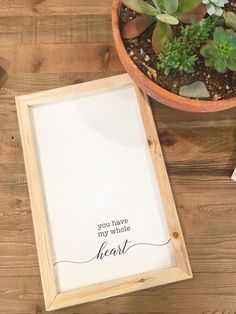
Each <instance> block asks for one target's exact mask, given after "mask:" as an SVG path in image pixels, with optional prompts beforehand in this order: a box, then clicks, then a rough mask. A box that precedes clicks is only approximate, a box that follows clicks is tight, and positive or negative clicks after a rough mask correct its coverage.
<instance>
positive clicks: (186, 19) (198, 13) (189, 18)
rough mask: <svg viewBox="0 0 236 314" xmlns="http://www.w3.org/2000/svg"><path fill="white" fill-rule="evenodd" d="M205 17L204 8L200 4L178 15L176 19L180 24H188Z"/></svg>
mask: <svg viewBox="0 0 236 314" xmlns="http://www.w3.org/2000/svg"><path fill="white" fill-rule="evenodd" d="M205 15H206V6H205V5H204V4H202V3H200V5H199V6H197V7H196V8H194V9H192V10H190V11H187V12H184V13H181V14H179V15H178V18H179V20H180V21H181V22H183V23H186V24H190V23H192V22H193V21H200V20H201V19H203V18H204V16H205Z"/></svg>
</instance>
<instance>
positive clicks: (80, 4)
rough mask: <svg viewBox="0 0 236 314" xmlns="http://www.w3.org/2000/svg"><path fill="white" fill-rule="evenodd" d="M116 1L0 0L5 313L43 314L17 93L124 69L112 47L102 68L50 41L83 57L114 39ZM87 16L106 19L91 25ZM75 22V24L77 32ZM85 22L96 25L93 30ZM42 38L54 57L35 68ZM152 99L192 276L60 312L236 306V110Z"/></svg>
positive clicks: (0, 306)
mask: <svg viewBox="0 0 236 314" xmlns="http://www.w3.org/2000/svg"><path fill="white" fill-rule="evenodd" d="M37 2H38V3H39V4H38V5H37V4H36V9H37V10H38V12H36V11H35V10H33V6H35V3H37ZM111 5H112V1H111V0H109V1H106V0H105V1H102V2H101V1H100V0H98V1H94V0H87V1H85V0H84V1H81V0H70V1H68V0H67V1H65V0H63V1H62V0H57V1H56V0H54V1H52V0H45V1H44V2H41V3H40V1H33V0H11V1H9V0H0V8H1V10H0V16H1V17H0V39H1V41H0V42H1V49H0V66H1V67H4V68H5V69H6V71H7V72H8V80H7V81H6V82H5V83H4V85H3V86H2V84H1V78H0V86H2V88H1V89H0V313H1V314H46V311H45V308H44V305H43V304H44V301H43V296H42V287H41V281H40V276H39V268H38V260H37V254H36V247H35V239H34V233H33V225H32V217H31V211H30V205H29V199H28V190H27V184H26V176H25V168H24V164H23V156H22V150H21V143H20V138H19V129H18V123H17V117H16V108H15V101H14V97H15V96H16V95H21V94H25V93H30V92H36V91H41V90H45V89H49V88H56V87H60V86H65V85H70V84H73V83H75V82H76V81H78V82H79V81H88V80H92V79H97V78H102V77H105V76H109V75H114V74H118V73H121V72H122V71H123V70H122V67H121V65H119V61H118V59H117V56H116V54H115V52H114V64H116V67H117V68H115V67H108V68H107V69H106V70H105V71H103V72H102V71H101V57H100V59H99V60H100V61H98V60H97V61H93V62H95V64H96V67H95V68H92V67H91V66H90V64H89V60H88V58H87V60H88V61H86V62H87V63H86V65H83V62H84V61H82V60H81V61H80V62H78V61H76V63H74V64H76V66H75V67H74V68H73V66H72V65H73V62H74V61H73V62H72V60H70V58H68V59H67V60H68V61H67V62H65V63H64V65H63V66H62V65H60V64H59V65H58V64H56V63H55V61H54V56H53V55H52V54H51V55H48V53H47V52H48V49H49V48H48V45H51V47H52V46H53V45H54V48H50V49H51V51H62V54H65V56H63V58H67V57H68V56H67V47H68V48H69V47H70V44H72V46H73V48H70V49H69V50H70V53H71V51H73V54H74V56H75V58H76V56H79V55H80V56H82V55H83V56H85V58H86V54H87V51H88V47H90V49H91V50H92V48H93V47H96V44H98V46H97V47H107V46H106V45H108V46H109V47H113V44H112V41H111V36H110V34H111V28H110V25H108V19H109V17H108V15H109V14H110V9H111ZM80 16H82V18H81V23H80ZM51 18H52V19H51ZM70 19H71V21H72V20H73V19H75V20H74V21H75V22H73V23H72V22H70ZM87 19H90V21H91V19H92V20H93V21H94V23H98V24H99V25H100V26H98V27H95V26H91V24H89V25H88V22H87V21H88V20H87ZM103 19H104V26H102V25H101V23H102V21H103ZM95 21H100V22H95ZM27 23H28V24H27ZM37 23H38V24H40V28H38V30H37V31H36V26H35V25H36V24H37ZM89 23H90V22H89ZM68 24H69V26H68ZM73 25H74V27H73ZM69 28H74V30H73V34H74V35H73V37H71V38H73V42H72V39H71V38H70V36H69V34H68V29H69ZM77 29H78V31H77ZM86 29H91V31H90V35H89V36H87V35H86V32H87V31H86ZM19 34H20V35H19ZM60 34H61V35H60ZM88 38H90V39H88ZM109 38H110V39H109ZM2 41H3V43H2ZM18 45H19V47H20V57H19V55H18V54H17V49H18ZM38 45H40V47H41V50H43V51H44V53H45V54H46V59H47V63H48V65H44V67H43V68H42V69H41V71H40V69H39V71H38V72H37V71H36V72H33V71H32V65H31V64H30V63H31V62H32V60H34V62H35V59H33V58H32V55H33V54H32V52H34V53H35V54H37V53H38V50H37V47H38ZM61 45H62V47H61ZM56 46H58V47H56ZM77 48H79V49H80V51H78V55H76V53H77ZM50 49H49V50H50ZM2 50H3V52H2ZM91 50H90V51H91ZM96 51H97V52H96V53H94V52H91V54H93V56H95V57H98V51H101V49H100V50H99V49H98V48H96ZM3 54H4V58H5V59H3V58H1V56H2V55H3ZM40 56H41V54H40V53H39V54H38V55H37V56H36V61H37V58H40ZM29 57H30V60H28V58H29ZM22 58H23V59H22ZM77 60H78V59H77ZM7 61H8V62H7ZM29 61H30V62H29ZM34 62H33V64H34ZM99 62H100V63H99ZM71 64H72V65H71ZM99 64H100V67H99ZM8 69H9V70H10V71H8ZM42 70H43V72H42ZM117 70H118V71H117ZM152 109H153V114H154V117H155V121H156V125H157V128H158V131H159V134H160V139H161V143H162V149H163V153H164V156H165V159H166V163H167V169H168V172H169V175H170V181H171V185H172V189H173V191H174V197H175V201H176V204H177V209H178V213H179V217H180V221H181V225H182V229H183V233H184V237H185V241H186V246H187V249H188V253H189V257H190V262H191V266H192V270H193V274H194V278H193V279H192V280H189V281H186V282H181V283H176V284H172V285H168V286H164V287H160V288H152V289H148V290H143V291H140V292H134V293H131V294H128V295H124V296H120V297H114V298H110V299H107V300H102V301H98V302H92V303H89V304H85V305H81V306H75V307H73V308H68V309H66V310H60V311H55V312H54V313H55V314H235V313H236V240H235V239H236V193H235V190H236V185H235V183H234V182H232V181H231V180H230V175H231V172H232V171H233V169H234V168H235V165H236V110H235V109H231V110H229V111H225V112H221V113H211V114H191V113H185V112H179V111H175V110H171V109H169V108H166V107H164V106H162V105H160V104H157V103H155V102H153V103H152ZM12 137H13V138H12Z"/></svg>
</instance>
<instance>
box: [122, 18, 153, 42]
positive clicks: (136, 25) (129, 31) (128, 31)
mask: <svg viewBox="0 0 236 314" xmlns="http://www.w3.org/2000/svg"><path fill="white" fill-rule="evenodd" d="M154 21H155V20H154V19H153V18H152V17H151V16H149V15H138V16H136V17H135V18H134V19H133V20H131V21H129V22H127V23H126V24H124V26H123V29H122V36H123V37H124V38H129V39H132V38H136V37H138V36H139V35H141V34H142V33H143V32H144V31H145V30H146V29H147V28H148V27H149V26H150V25H151V24H153V23H154Z"/></svg>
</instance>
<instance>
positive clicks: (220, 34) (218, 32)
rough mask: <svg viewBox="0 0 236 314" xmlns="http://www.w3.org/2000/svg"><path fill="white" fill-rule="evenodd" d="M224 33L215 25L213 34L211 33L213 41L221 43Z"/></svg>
mask: <svg viewBox="0 0 236 314" xmlns="http://www.w3.org/2000/svg"><path fill="white" fill-rule="evenodd" d="M225 37H226V34H225V31H224V29H223V28H222V27H216V28H215V31H214V34H213V38H214V41H215V42H216V44H218V45H219V44H222V43H223V42H224V40H225Z"/></svg>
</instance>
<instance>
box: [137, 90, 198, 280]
mask: <svg viewBox="0 0 236 314" xmlns="http://www.w3.org/2000/svg"><path fill="white" fill-rule="evenodd" d="M136 94H137V97H138V103H139V108H140V111H141V115H142V119H143V124H144V128H145V131H146V136H147V141H148V145H149V149H150V153H151V157H152V161H153V165H154V170H155V174H156V178H157V184H158V186H159V188H160V191H161V197H162V202H163V207H164V211H165V217H166V220H167V224H168V229H169V234H170V239H171V242H172V245H173V248H174V251H175V256H176V263H177V267H178V268H179V269H180V270H181V271H182V272H183V273H186V274H187V275H188V276H190V278H192V276H193V275H192V270H191V266H190V262H189V258H188V253H187V249H186V245H185V241H184V237H183V233H182V229H181V225H180V221H179V217H178V213H177V209H176V205H175V201H174V197H173V193H172V189H171V185H170V181H169V176H168V173H167V169H166V165H165V162H164V157H163V153H162V148H161V145H160V141H159V136H158V133H157V129H156V125H155V121H154V117H153V114H152V109H151V105H150V101H149V99H148V96H147V95H146V94H144V93H143V92H142V91H141V90H140V89H139V88H138V87H136Z"/></svg>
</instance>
